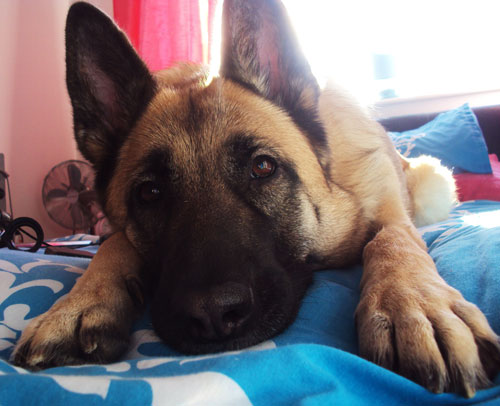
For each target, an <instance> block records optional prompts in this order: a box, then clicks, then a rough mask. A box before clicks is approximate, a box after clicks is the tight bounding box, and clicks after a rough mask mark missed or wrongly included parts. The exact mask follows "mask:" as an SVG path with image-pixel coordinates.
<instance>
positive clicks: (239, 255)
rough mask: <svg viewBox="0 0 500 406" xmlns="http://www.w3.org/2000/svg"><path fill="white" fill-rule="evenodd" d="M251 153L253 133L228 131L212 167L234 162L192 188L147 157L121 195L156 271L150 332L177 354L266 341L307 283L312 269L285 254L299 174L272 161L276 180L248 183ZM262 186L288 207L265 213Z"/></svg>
mask: <svg viewBox="0 0 500 406" xmlns="http://www.w3.org/2000/svg"><path fill="white" fill-rule="evenodd" d="M256 149H258V146H257V145H256V144H252V137H251V136H248V135H246V136H245V137H243V136H242V135H241V134H236V135H235V136H234V137H232V138H231V141H230V142H228V143H227V145H226V146H225V147H224V148H223V150H222V151H220V152H219V153H220V156H221V159H217V158H215V161H216V162H217V161H218V160H222V159H223V157H224V158H227V157H228V156H229V157H232V158H233V159H225V160H226V161H228V162H226V164H225V165H223V166H221V167H219V168H216V169H214V170H213V171H211V172H206V171H200V174H199V179H198V180H197V185H196V186H193V185H190V182H188V181H187V180H186V179H185V178H187V177H189V174H187V173H183V171H182V169H181V168H179V167H175V166H173V162H172V157H171V155H170V153H169V152H168V151H164V152H161V151H158V150H155V151H152V152H151V154H149V155H148V156H147V157H146V158H145V159H144V162H143V165H141V167H144V168H145V172H143V173H141V174H140V175H138V180H137V182H134V186H133V189H134V190H135V191H134V190H133V191H131V193H129V196H130V201H129V218H131V219H133V221H134V223H135V224H134V227H133V228H134V230H136V233H137V236H138V239H139V240H140V241H142V249H143V257H144V258H147V259H148V260H149V263H148V269H152V270H156V275H155V276H154V277H153V280H154V283H153V285H154V295H153V303H152V306H151V309H152V317H153V325H154V328H155V330H156V331H157V332H158V334H159V335H160V336H161V337H162V339H163V340H164V341H165V342H167V343H168V344H170V345H171V346H172V347H174V348H176V349H178V350H179V351H181V352H185V353H205V352H214V351H222V350H234V349H239V348H244V347H247V346H249V345H253V344H257V343H259V342H261V341H263V340H265V339H267V338H270V337H272V336H274V335H275V334H277V333H278V332H280V331H282V330H283V329H284V328H286V327H287V326H288V325H289V324H290V323H291V321H292V320H293V319H294V318H295V315H296V313H297V310H298V307H299V304H300V301H301V299H302V297H303V295H304V293H305V291H306V289H307V287H308V286H309V284H310V283H311V274H312V273H311V270H310V269H307V267H305V266H297V265H296V263H297V259H296V258H295V257H294V256H293V255H290V252H293V249H292V248H291V247H290V246H289V245H290V244H291V245H296V244H297V242H296V241H290V238H289V235H293V234H296V233H293V232H292V231H293V230H289V229H287V225H286V224H287V223H286V222H287V220H286V219H290V221H289V225H288V228H293V227H294V221H293V220H294V219H296V218H297V216H299V209H300V208H299V204H300V203H299V201H298V199H297V197H296V196H295V193H296V191H297V190H298V189H299V188H300V187H301V184H300V181H299V179H298V176H297V174H296V172H295V170H294V168H293V165H292V164H291V163H287V162H286V161H283V160H280V161H279V163H278V165H279V168H277V169H276V173H275V174H273V176H275V177H276V179H266V180H264V182H268V184H266V185H264V184H260V180H256V179H252V178H251V177H250V168H249V162H251V159H250V156H249V155H251V154H252V151H255V150H256ZM207 166H211V165H208V164H207ZM146 182H152V183H154V184H155V187H156V188H158V190H159V197H158V198H157V199H155V200H154V201H153V202H144V201H143V200H142V198H141V187H142V185H143V184H144V183H146ZM269 182H275V183H274V184H270V183H269ZM266 187H267V188H271V187H272V188H274V189H275V190H274V193H273V199H275V201H274V203H273V205H276V207H287V210H285V211H282V210H280V211H281V212H280V213H265V212H264V211H263V209H262V207H263V202H261V201H258V199H266V197H265V193H258V192H257V189H258V188H266ZM278 200H279V201H278ZM270 214H271V215H270ZM277 223H279V227H278V226H277Z"/></svg>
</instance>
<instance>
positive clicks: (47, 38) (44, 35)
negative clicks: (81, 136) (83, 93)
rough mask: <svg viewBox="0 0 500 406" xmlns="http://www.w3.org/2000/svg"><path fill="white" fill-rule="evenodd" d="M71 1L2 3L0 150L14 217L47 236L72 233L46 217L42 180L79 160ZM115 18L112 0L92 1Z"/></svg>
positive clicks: (1, 0)
mask: <svg viewBox="0 0 500 406" xmlns="http://www.w3.org/2000/svg"><path fill="white" fill-rule="evenodd" d="M72 2H73V1H69V0H36V1H33V0H0V152H3V153H4V154H5V160H6V170H7V172H8V173H9V174H10V185H11V187H12V199H13V203H14V214H15V217H20V216H29V217H33V218H35V219H36V220H38V221H39V222H40V223H41V225H42V227H43V229H44V231H45V235H46V237H54V236H61V235H66V234H69V233H70V232H71V231H70V230H67V229H64V228H61V227H59V226H58V225H57V224H56V223H54V222H53V221H52V220H51V219H50V218H49V217H48V215H47V213H46V211H45V209H44V207H43V204H42V199H41V189H42V184H43V179H44V177H45V175H46V174H47V173H48V172H49V170H50V169H51V168H52V167H53V166H54V165H56V164H58V163H59V162H62V161H64V160H67V159H75V158H78V157H79V156H78V154H77V151H76V148H75V142H74V140H73V131H72V118H71V106H70V103H69V99H68V96H67V92H66V87H65V82H64V78H65V66H64V24H65V19H66V14H67V11H68V8H69V5H70V4H71V3H72ZM90 2H91V3H93V4H95V5H97V6H98V7H100V8H101V9H102V10H104V11H105V12H107V13H108V14H109V15H112V11H113V9H112V7H113V4H112V3H113V1H112V0H95V1H90Z"/></svg>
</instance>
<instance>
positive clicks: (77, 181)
mask: <svg viewBox="0 0 500 406" xmlns="http://www.w3.org/2000/svg"><path fill="white" fill-rule="evenodd" d="M68 177H69V184H70V187H71V188H72V189H75V190H77V191H80V190H81V188H82V183H81V180H82V173H81V172H80V169H78V167H77V166H76V165H75V164H69V165H68Z"/></svg>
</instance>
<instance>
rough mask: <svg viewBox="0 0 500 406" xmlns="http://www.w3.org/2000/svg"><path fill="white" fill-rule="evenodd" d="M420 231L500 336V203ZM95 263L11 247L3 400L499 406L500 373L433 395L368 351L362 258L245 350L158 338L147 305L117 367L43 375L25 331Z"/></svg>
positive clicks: (0, 364)
mask: <svg viewBox="0 0 500 406" xmlns="http://www.w3.org/2000/svg"><path fill="white" fill-rule="evenodd" d="M421 233H422V235H423V237H424V239H425V241H426V242H427V245H428V247H429V252H430V253H431V255H432V257H433V258H434V260H435V261H436V264H437V266H438V269H439V272H440V273H441V275H442V276H443V277H444V278H445V279H446V280H447V281H448V282H449V283H450V284H451V285H453V286H455V287H456V288H458V289H459V290H461V291H462V293H463V294H464V296H465V298H466V299H468V300H470V301H472V302H474V303H476V304H477V305H478V306H479V307H480V308H481V309H482V310H483V312H484V313H485V314H486V316H487V318H488V320H489V321H490V323H491V325H492V327H493V329H494V330H495V331H496V332H497V334H498V333H500V203H498V202H488V201H478V202H467V203H464V204H462V205H460V206H458V207H457V208H456V209H455V210H454V211H453V212H452V213H451V216H450V218H449V219H448V220H447V221H443V222H441V223H438V224H435V225H432V226H428V227H424V228H422V229H421ZM87 265H88V260H85V259H77V258H67V257H56V256H48V255H43V254H29V253H20V252H15V251H9V250H7V249H2V250H0V405H16V404H22V405H29V404H37V405H38V404H50V405H59V404H60V405H94V404H96V405H97V404H99V405H100V404H120V405H147V404H155V405H188V404H189V405H250V404H253V405H266V406H268V405H294V404H300V405H325V404H369V405H387V404H405V405H424V404H426V405H437V404H440V405H445V404H483V405H493V404H494V405H500V376H498V377H497V378H496V380H495V386H493V387H492V388H490V389H486V390H482V391H480V392H478V393H477V394H476V396H475V397H474V398H472V399H468V400H467V399H464V398H461V397H459V396H457V395H454V394H441V395H434V394H431V393H430V392H428V391H426V390H425V389H423V388H422V387H420V386H418V385H417V384H415V383H413V382H411V381H409V380H407V379H405V378H403V377H401V376H399V375H397V374H394V373H392V372H390V371H388V370H385V369H383V368H381V367H378V366H376V365H374V364H372V363H370V362H367V361H365V360H363V359H361V358H360V357H358V356H357V355H356V354H357V338H356V331H355V327H354V318H353V314H354V310H355V308H356V305H357V302H358V300H359V292H358V284H359V279H360V277H361V272H362V269H361V267H360V266H357V267H353V268H351V269H345V270H331V271H323V272H318V273H317V274H316V276H315V280H314V284H313V286H312V287H311V288H310V290H309V292H308V294H307V296H306V297H305V299H304V303H303V305H302V308H301V310H300V313H299V315H298V317H297V320H296V321H295V322H294V324H293V325H292V326H291V327H290V328H289V329H287V330H286V331H285V332H284V333H283V334H281V335H279V336H278V337H275V338H273V339H272V340H269V341H266V342H264V343H261V344H260V345H257V346H256V347H253V348H249V349H246V350H244V351H237V352H229V353H223V354H215V355H205V356H196V357H192V356H191V357H188V356H183V355H181V354H178V353H176V352H174V351H172V350H171V349H169V348H168V347H166V346H165V345H164V344H162V343H161V342H160V341H159V339H158V338H157V337H156V335H155V334H154V333H153V331H152V329H151V322H150V318H149V316H148V315H147V314H146V315H145V316H144V317H143V318H142V319H141V320H140V321H139V322H138V323H136V325H135V327H134V331H133V334H132V341H131V344H130V348H129V349H128V352H127V353H126V354H125V355H124V356H123V357H122V359H121V360H120V361H119V362H116V363H114V364H110V365H85V366H78V367H60V368H51V369H48V370H45V371H41V372H37V373H31V372H28V371H26V370H23V369H21V368H16V367H14V366H12V365H10V364H9V363H8V359H9V356H10V354H11V352H12V348H13V346H14V343H15V342H16V340H17V338H19V336H20V334H21V331H22V329H23V328H24V327H25V326H26V325H27V323H28V322H29V320H30V319H32V318H33V317H35V316H37V315H39V314H41V313H42V312H44V311H46V310H47V309H48V308H49V307H50V306H51V305H52V304H53V303H54V302H55V301H56V300H58V299H59V298H61V297H62V296H63V295H65V294H66V293H67V292H68V291H69V290H70V289H71V287H72V286H73V284H74V283H75V281H76V279H77V278H78V277H79V276H80V275H81V273H82V272H83V271H84V269H85V268H86V267H87Z"/></svg>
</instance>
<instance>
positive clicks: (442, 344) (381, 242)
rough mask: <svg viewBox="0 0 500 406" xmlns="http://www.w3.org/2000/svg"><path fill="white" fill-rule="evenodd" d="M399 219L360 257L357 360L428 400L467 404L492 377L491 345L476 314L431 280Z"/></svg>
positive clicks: (411, 231)
mask: <svg viewBox="0 0 500 406" xmlns="http://www.w3.org/2000/svg"><path fill="white" fill-rule="evenodd" d="M391 210H392V209H391V208H389V211H391ZM396 211H397V208H396ZM382 217H383V216H382ZM388 217H389V216H387V218H388ZM394 217H395V218H397V217H398V216H394ZM399 217H400V218H402V221H400V222H394V221H393V222H390V223H389V222H388V223H386V224H384V225H383V226H382V227H381V228H380V231H379V232H378V233H377V234H376V236H375V237H374V239H373V240H372V241H371V242H370V243H369V244H368V245H367V246H366V247H365V250H364V253H363V262H364V274H363V278H362V281H361V300H360V303H359V306H358V308H357V311H356V321H357V328H358V334H359V342H360V354H361V356H363V357H365V358H367V359H369V360H371V361H373V362H375V363H377V364H380V365H382V366H384V367H386V368H389V369H392V370H395V371H396V372H398V373H400V374H402V375H404V376H406V377H407V378H409V379H412V380H414V381H416V382H418V383H420V384H421V385H423V386H425V387H427V388H428V389H430V390H431V391H433V392H442V391H458V392H461V393H462V394H463V395H465V396H467V397H471V396H473V395H474V393H475V391H476V390H477V389H479V388H482V387H485V386H487V385H488V383H489V379H488V377H492V376H494V374H495V373H496V372H498V370H499V369H500V343H499V340H498V337H497V335H496V334H495V333H494V332H493V330H492V329H491V328H490V326H489V324H488V322H487V320H486V318H485V316H484V315H483V313H482V312H481V311H480V310H479V309H478V308H477V307H476V306H475V305H473V304H472V303H469V302H467V301H466V300H465V299H464V298H463V296H462V295H461V294H460V292H458V291H457V290H456V289H453V288H452V287H450V286H449V285H448V284H447V283H446V282H445V281H444V280H443V279H442V278H441V277H440V276H439V274H438V272H437V270H436V267H435V265H434V262H433V260H432V259H431V257H430V256H429V255H428V253H427V250H426V246H425V243H424V242H423V240H422V239H421V238H420V236H419V235H418V232H417V230H416V229H415V227H414V226H413V225H412V224H411V223H410V221H409V219H408V220H405V219H404V217H401V216H399Z"/></svg>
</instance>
